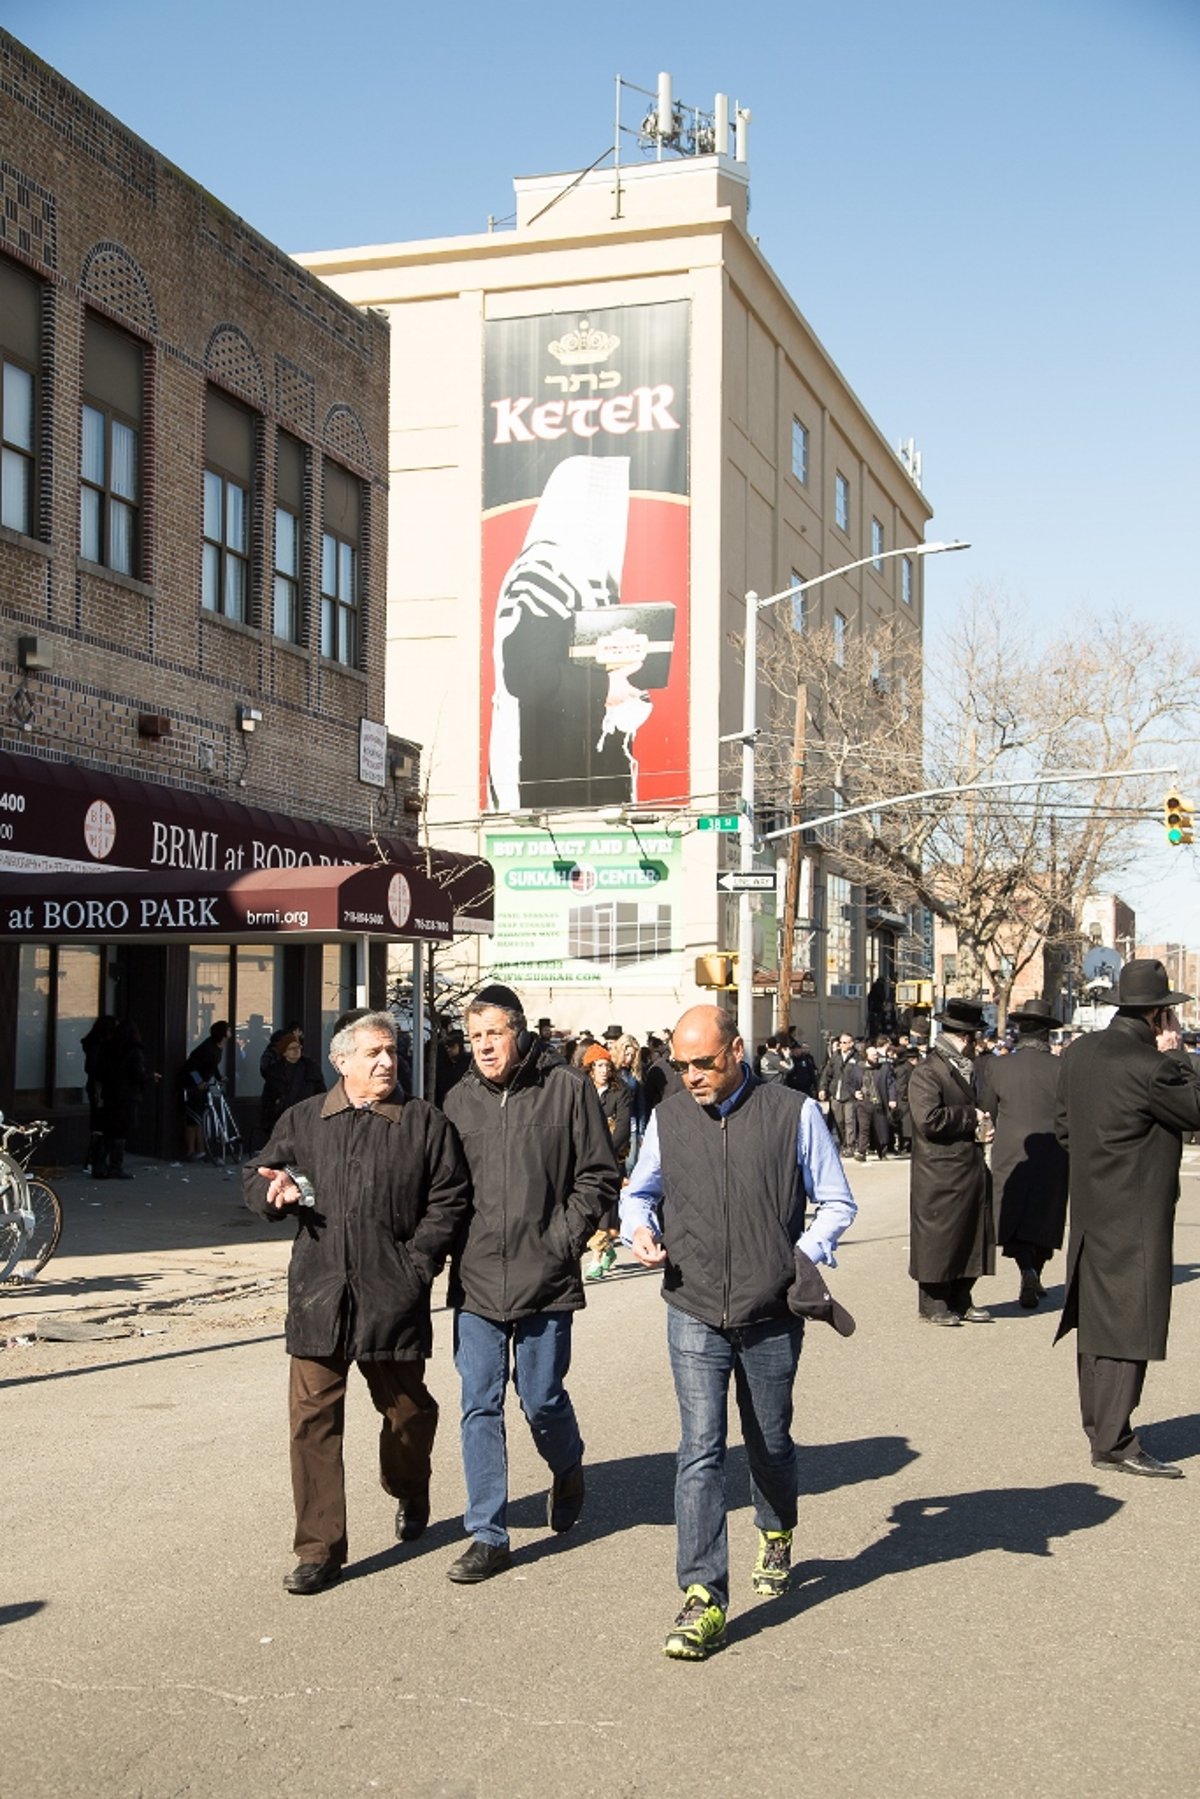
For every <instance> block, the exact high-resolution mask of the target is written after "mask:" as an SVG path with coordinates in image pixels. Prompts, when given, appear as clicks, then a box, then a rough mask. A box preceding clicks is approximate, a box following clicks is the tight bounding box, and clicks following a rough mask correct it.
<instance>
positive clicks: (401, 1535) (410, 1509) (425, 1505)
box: [396, 1489, 429, 1543]
mask: <svg viewBox="0 0 1200 1799" xmlns="http://www.w3.org/2000/svg"><path fill="white" fill-rule="evenodd" d="M428 1524H429V1492H428V1489H426V1491H425V1492H424V1493H422V1494H420V1495H419V1496H418V1497H417V1498H416V1499H402V1500H401V1501H400V1503H399V1505H398V1506H397V1507H396V1541H397V1543H415V1542H416V1540H417V1538H418V1537H421V1536H424V1534H425V1531H426V1528H427V1527H428Z"/></svg>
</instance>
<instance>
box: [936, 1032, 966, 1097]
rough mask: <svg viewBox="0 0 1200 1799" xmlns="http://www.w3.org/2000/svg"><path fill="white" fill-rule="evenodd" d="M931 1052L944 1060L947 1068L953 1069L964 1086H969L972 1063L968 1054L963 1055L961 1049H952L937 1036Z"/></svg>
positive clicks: (942, 1038)
mask: <svg viewBox="0 0 1200 1799" xmlns="http://www.w3.org/2000/svg"><path fill="white" fill-rule="evenodd" d="M933 1053H934V1055H935V1056H940V1057H941V1059H942V1061H943V1062H945V1063H946V1065H947V1066H948V1067H949V1068H951V1069H953V1071H954V1073H955V1074H956V1075H957V1076H958V1078H959V1080H960V1081H961V1082H962V1083H963V1085H964V1087H967V1088H969V1087H970V1086H971V1075H972V1072H973V1068H974V1064H973V1063H972V1061H971V1058H970V1057H969V1056H964V1055H963V1053H962V1051H961V1050H957V1049H952V1048H951V1046H950V1044H949V1043H947V1041H946V1039H945V1038H944V1037H939V1038H938V1040H937V1042H936V1043H935V1044H934V1046H933Z"/></svg>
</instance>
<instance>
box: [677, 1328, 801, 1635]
mask: <svg viewBox="0 0 1200 1799" xmlns="http://www.w3.org/2000/svg"><path fill="white" fill-rule="evenodd" d="M803 1342H804V1324H803V1321H802V1320H801V1319H799V1318H793V1317H792V1316H791V1315H790V1314H789V1315H788V1316H787V1317H786V1318H770V1319H768V1320H767V1321H766V1322H765V1323H763V1324H751V1325H747V1326H746V1327H745V1328H744V1329H742V1330H717V1329H716V1328H715V1327H714V1326H712V1325H709V1324H701V1323H700V1321H699V1319H697V1318H689V1317H688V1315H687V1313H686V1312H681V1311H680V1310H679V1309H678V1307H676V1306H668V1307H667V1347H668V1349H669V1351H670V1356H671V1373H672V1375H673V1376H674V1379H675V1397H676V1399H677V1400H678V1401H679V1422H680V1427H681V1436H680V1443H679V1459H678V1462H677V1464H676V1473H675V1528H676V1532H677V1550H676V1574H677V1576H678V1579H679V1585H680V1586H681V1587H682V1588H685V1589H686V1588H687V1587H690V1586H693V1585H696V1584H699V1585H700V1586H704V1587H707V1588H708V1590H709V1592H710V1593H711V1594H712V1596H713V1598H714V1599H715V1600H716V1602H717V1604H718V1605H719V1606H722V1607H727V1606H728V1604H729V1537H728V1532H727V1530H726V1525H725V1477H724V1468H725V1445H726V1436H727V1424H728V1411H729V1377H730V1375H731V1374H732V1376H733V1383H734V1393H735V1394H736V1396H737V1405H738V1413H739V1416H740V1417H741V1421H742V1437H743V1439H744V1441H745V1444H746V1455H747V1457H748V1459H749V1462H750V1497H751V1499H752V1500H753V1502H754V1522H755V1524H757V1526H758V1528H759V1530H791V1529H793V1528H794V1526H795V1523H796V1446H795V1444H794V1443H793V1442H792V1387H793V1385H794V1384H795V1380H796V1369H797V1366H798V1365H799V1361H800V1349H801V1346H802V1344H803Z"/></svg>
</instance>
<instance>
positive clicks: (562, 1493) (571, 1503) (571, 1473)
mask: <svg viewBox="0 0 1200 1799" xmlns="http://www.w3.org/2000/svg"><path fill="white" fill-rule="evenodd" d="M582 1510H583V1463H582V1462H577V1463H576V1464H575V1466H574V1467H573V1468H568V1469H567V1472H566V1473H565V1474H556V1475H555V1477H554V1485H553V1486H552V1487H551V1489H550V1491H549V1493H548V1494H547V1495H546V1523H547V1524H548V1525H549V1526H550V1528H551V1530H553V1531H557V1532H558V1533H559V1535H561V1534H562V1532H563V1531H564V1530H570V1528H571V1526H572V1525H573V1524H574V1523H575V1522H576V1520H577V1519H578V1517H579V1514H580V1512H581V1511H582Z"/></svg>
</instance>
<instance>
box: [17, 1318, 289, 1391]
mask: <svg viewBox="0 0 1200 1799" xmlns="http://www.w3.org/2000/svg"><path fill="white" fill-rule="evenodd" d="M282 1338H283V1332H282V1330H277V1331H267V1332H266V1334H265V1335H263V1336H261V1337H237V1338H235V1339H232V1340H231V1341H229V1342H224V1343H194V1344H193V1345H192V1347H191V1348H190V1349H163V1350H160V1351H159V1352H158V1354H157V1355H130V1356H123V1357H122V1358H121V1360H120V1361H117V1362H89V1363H88V1364H87V1365H86V1366H85V1367H81V1368H53V1369H51V1371H50V1372H49V1373H48V1374H19V1375H14V1376H13V1377H12V1379H11V1380H0V1391H2V1390H3V1389H4V1388H5V1387H40V1386H44V1385H45V1383H46V1382H47V1381H52V1380H77V1379H78V1378H79V1376H80V1375H82V1374H111V1373H112V1372H113V1370H114V1369H116V1368H144V1367H145V1366H146V1364H147V1363H148V1362H174V1361H176V1360H178V1359H179V1358H180V1357H181V1356H200V1355H224V1354H226V1353H227V1351H229V1350H231V1349H246V1348H248V1347H250V1346H251V1345H252V1344H255V1343H278V1342H280V1341H281V1340H282ZM138 1340H139V1339H138V1338H137V1337H136V1336H135V1335H131V1336H128V1337H120V1338H118V1339H117V1341H118V1342H121V1343H134V1342H137V1341H138Z"/></svg>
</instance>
